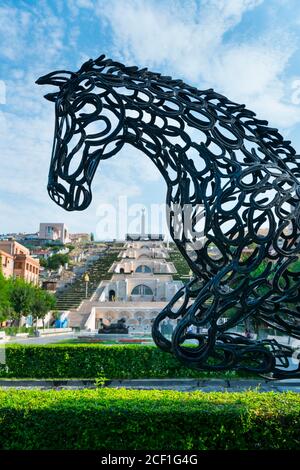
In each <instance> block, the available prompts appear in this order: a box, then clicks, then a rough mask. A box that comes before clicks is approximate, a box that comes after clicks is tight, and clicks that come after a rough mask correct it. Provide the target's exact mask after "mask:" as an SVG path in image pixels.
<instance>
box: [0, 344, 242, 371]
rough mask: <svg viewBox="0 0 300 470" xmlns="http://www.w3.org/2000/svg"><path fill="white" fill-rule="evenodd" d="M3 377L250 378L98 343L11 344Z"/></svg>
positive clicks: (146, 349)
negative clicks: (191, 367) (205, 369)
mask: <svg viewBox="0 0 300 470" xmlns="http://www.w3.org/2000/svg"><path fill="white" fill-rule="evenodd" d="M5 349H6V351H5V352H6V363H5V364H0V377H14V378H26V377H27V378H37V379H38V378H94V377H96V376H97V375H101V376H105V377H107V378H108V379H137V378H164V377H165V378H167V377H172V378H176V377H190V378H193V377H195V378H198V377H199V378H204V377H216V378H218V377H224V375H225V376H226V377H228V378H231V377H241V376H242V377H245V376H246V377H247V376H249V374H247V373H242V372H240V373H237V372H234V371H231V372H226V373H224V372H223V373H222V372H219V373H216V372H205V371H203V372H202V371H201V372H200V371H197V370H191V369H188V368H186V367H184V366H183V365H182V364H181V363H180V362H178V361H177V360H176V359H175V358H173V356H172V355H171V354H167V353H164V352H162V351H160V350H159V349H158V348H157V347H155V346H138V345H128V346H127V345H126V346H125V345H113V346H104V345H98V344H88V345H86V344H84V345H81V344H68V345H64V344H56V345H55V344H51V345H16V344H14V345H7V346H6V348H5Z"/></svg>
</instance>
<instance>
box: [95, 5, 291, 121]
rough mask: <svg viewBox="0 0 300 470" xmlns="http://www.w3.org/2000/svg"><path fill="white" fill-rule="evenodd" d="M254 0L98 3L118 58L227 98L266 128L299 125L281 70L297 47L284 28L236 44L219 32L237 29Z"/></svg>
mask: <svg viewBox="0 0 300 470" xmlns="http://www.w3.org/2000/svg"><path fill="white" fill-rule="evenodd" d="M261 3H262V1H260V0H243V1H241V0H205V1H203V2H202V4H201V7H200V9H197V5H198V4H197V2H193V1H190V2H182V4H181V7H180V4H179V3H178V2H176V1H173V2H167V3H165V2H159V3H157V2H146V1H140V0H139V1H136V0H128V1H126V2H119V1H116V0H115V1H114V0H113V1H111V2H110V3H109V4H106V6H105V7H104V6H103V3H102V2H99V4H98V5H99V6H98V9H97V14H98V15H99V17H100V18H102V17H103V16H105V18H106V21H108V22H110V25H111V27H112V29H113V31H114V36H113V37H114V47H115V53H116V55H117V56H118V58H121V59H123V60H126V61H127V62H128V63H130V65H131V63H132V62H136V63H137V64H138V65H140V66H147V65H148V66H149V68H156V67H157V68H158V67H160V68H162V66H163V71H164V73H168V74H170V75H173V76H174V77H180V78H183V79H185V80H186V81H188V82H192V83H193V84H195V85H197V86H198V87H199V88H200V89H204V88H207V87H213V88H215V90H216V91H218V92H220V93H224V94H226V95H227V96H228V97H229V98H230V99H232V100H235V101H238V102H239V101H240V102H243V103H245V104H246V105H247V106H248V107H250V108H253V109H254V111H258V112H259V113H260V117H261V118H263V119H269V120H270V121H271V124H272V125H277V126H279V127H289V126H292V125H294V124H295V123H298V122H300V108H299V107H298V106H295V105H293V104H292V103H291V101H290V96H288V97H287V96H286V95H285V91H284V89H285V87H286V82H285V78H284V72H285V69H286V67H287V65H288V64H289V60H290V59H291V57H292V55H293V53H294V52H295V48H296V46H297V44H296V40H295V37H294V36H293V35H292V34H289V32H288V31H287V28H285V27H284V26H282V29H281V30H273V29H272V24H270V25H268V26H267V25H266V28H265V30H264V31H262V33H261V34H259V35H258V36H257V37H254V38H247V37H246V38H245V39H244V40H243V42H239V43H237V42H236V41H234V42H228V41H225V39H224V35H225V33H228V32H230V31H232V30H233V28H234V27H235V26H237V25H239V23H240V21H241V19H242V17H243V15H244V14H245V13H246V12H248V11H249V10H252V9H254V8H255V7H257V6H259V5H260V4H261Z"/></svg>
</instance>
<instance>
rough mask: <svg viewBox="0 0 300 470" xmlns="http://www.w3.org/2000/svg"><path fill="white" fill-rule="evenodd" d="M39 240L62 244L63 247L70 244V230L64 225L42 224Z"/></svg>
mask: <svg viewBox="0 0 300 470" xmlns="http://www.w3.org/2000/svg"><path fill="white" fill-rule="evenodd" d="M39 238H40V239H41V240H51V241H56V242H60V243H62V244H63V245H64V244H65V243H70V236H69V230H68V228H67V226H66V225H65V224H63V223H40V230H39Z"/></svg>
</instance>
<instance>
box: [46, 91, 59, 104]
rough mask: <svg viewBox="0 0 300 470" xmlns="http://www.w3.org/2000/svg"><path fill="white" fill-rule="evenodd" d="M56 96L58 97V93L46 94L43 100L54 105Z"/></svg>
mask: <svg viewBox="0 0 300 470" xmlns="http://www.w3.org/2000/svg"><path fill="white" fill-rule="evenodd" d="M57 96H58V92H56V93H47V94H46V95H44V98H45V99H46V100H48V101H52V102H53V103H55V101H56V98H57Z"/></svg>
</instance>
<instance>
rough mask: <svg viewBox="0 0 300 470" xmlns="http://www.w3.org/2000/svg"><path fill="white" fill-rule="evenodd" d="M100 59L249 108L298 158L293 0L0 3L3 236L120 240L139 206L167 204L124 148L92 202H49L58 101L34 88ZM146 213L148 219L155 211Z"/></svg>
mask: <svg viewBox="0 0 300 470" xmlns="http://www.w3.org/2000/svg"><path fill="white" fill-rule="evenodd" d="M101 54H105V55H106V56H107V57H109V58H111V59H114V60H118V61H120V62H123V63H124V64H126V65H137V66H139V67H148V68H149V69H150V70H152V71H159V72H161V73H162V74H165V75H171V76H173V77H174V78H181V79H183V80H184V81H186V82H187V83H189V84H191V85H193V86H196V87H197V88H199V89H206V88H214V89H215V90H216V91H217V92H219V93H222V94H225V95H226V96H228V98H229V99H231V100H233V101H237V102H241V103H245V104H246V105H247V107H248V108H250V109H252V110H254V111H255V112H256V113H257V116H258V117H259V118H261V119H267V120H268V121H269V123H270V125H271V126H272V127H277V128H279V129H280V131H281V133H282V134H283V135H284V136H285V137H286V138H287V139H289V140H291V141H292V143H293V146H294V147H295V148H296V150H297V153H299V152H300V2H299V0H110V1H106V0H65V1H63V0H48V1H47V0H39V1H29V0H24V1H22V0H19V1H13V0H11V1H6V0H4V1H3V0H2V1H1V3H0V162H1V164H0V181H1V184H0V234H1V233H7V232H36V231H37V230H38V227H39V223H40V222H65V223H66V224H67V226H68V227H69V229H70V231H71V232H93V233H95V235H96V238H99V239H101V238H109V237H107V236H106V235H107V233H108V232H109V233H110V229H111V227H114V221H113V218H114V217H115V216H117V217H118V218H120V217H121V216H122V217H123V219H124V214H125V213H126V208H127V212H128V218H127V217H125V218H126V220H127V221H128V225H127V226H126V227H125V225H126V224H125V225H124V223H122V224H119V225H118V227H117V238H121V237H122V236H123V235H124V232H126V231H127V230H128V231H134V228H135V226H136V224H137V220H140V217H139V215H138V214H139V212H140V209H141V207H145V208H146V218H147V222H148V229H149V230H151V231H152V232H157V231H159V229H160V228H161V227H160V224H159V223H158V221H157V220H158V219H157V217H154V218H152V226H150V222H151V216H150V213H151V211H150V209H151V207H152V208H153V207H154V205H158V204H163V203H164V200H165V184H164V182H163V180H162V178H161V176H160V174H159V173H158V171H157V170H156V168H155V167H154V165H152V164H151V162H150V161H149V160H147V157H146V156H144V155H143V154H142V153H141V152H138V151H137V150H134V149H133V148H132V147H129V146H128V147H126V146H125V147H124V148H123V150H122V151H121V152H120V153H119V154H118V155H116V156H114V157H113V158H111V159H109V160H106V161H103V162H101V163H100V165H99V167H98V171H97V174H96V175H95V178H94V182H93V201H92V204H91V205H90V206H89V208H88V209H87V210H86V211H84V212H66V211H64V210H63V209H61V208H59V207H58V206H56V204H55V203H54V202H52V201H51V199H50V198H49V196H48V193H47V189H46V187H47V176H48V169H49V162H50V155H51V148H52V138H53V128H54V104H53V103H50V102H48V101H46V100H45V99H44V98H43V95H44V94H45V93H46V92H49V91H54V90H51V89H49V90H47V89H46V88H45V87H40V86H37V85H35V80H36V79H37V78H38V77H39V76H41V75H43V74H46V73H48V72H51V71H53V70H57V69H66V70H73V71H76V70H78V69H79V68H80V66H81V64H82V62H84V61H85V60H88V59H89V58H96V57H98V56H99V55H101ZM152 213H153V211H152Z"/></svg>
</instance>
